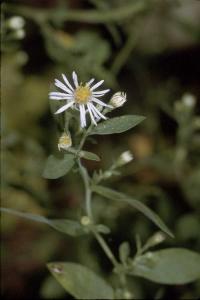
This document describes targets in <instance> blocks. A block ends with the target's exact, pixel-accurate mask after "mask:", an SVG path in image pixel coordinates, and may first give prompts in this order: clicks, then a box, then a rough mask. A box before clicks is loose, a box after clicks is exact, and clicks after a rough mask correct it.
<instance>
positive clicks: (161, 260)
mask: <svg viewBox="0 0 200 300" xmlns="http://www.w3.org/2000/svg"><path fill="white" fill-rule="evenodd" d="M132 274H133V275H136V276H140V277H144V278H146V279H149V280H151V281H154V282H158V283H162V284H186V283H189V282H192V281H194V280H196V279H199V278H200V255H199V254H198V253H196V252H193V251H190V250H187V249H184V248H170V249H164V250H160V251H155V252H148V253H146V254H145V255H142V256H140V257H138V258H136V260H135V261H134V266H133V271H132Z"/></svg>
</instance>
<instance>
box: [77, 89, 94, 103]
mask: <svg viewBox="0 0 200 300" xmlns="http://www.w3.org/2000/svg"><path fill="white" fill-rule="evenodd" d="M91 95H92V93H91V91H90V89H89V87H88V86H79V87H78V88H77V89H76V90H75V93H74V96H75V102H76V103H79V104H87V103H88V101H89V100H90V97H91Z"/></svg>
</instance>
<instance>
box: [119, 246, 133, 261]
mask: <svg viewBox="0 0 200 300" xmlns="http://www.w3.org/2000/svg"><path fill="white" fill-rule="evenodd" d="M129 255H130V246H129V243H128V242H123V243H122V244H121V245H120V246H119V257H120V260H121V262H122V263H123V264H125V263H126V262H127V258H128V257H129Z"/></svg>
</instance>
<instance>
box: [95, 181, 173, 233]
mask: <svg viewBox="0 0 200 300" xmlns="http://www.w3.org/2000/svg"><path fill="white" fill-rule="evenodd" d="M92 190H93V191H94V192H96V193H97V194H99V195H101V196H104V197H106V198H108V199H111V200H114V201H122V202H126V203H128V204H130V205H131V206H133V207H135V208H136V209H137V210H139V211H140V212H142V213H143V214H144V215H145V216H146V217H147V218H149V219H150V220H151V221H152V222H153V223H154V224H156V225H157V226H158V227H159V228H160V229H161V230H163V231H164V232H165V233H167V234H168V235H169V236H171V237H173V233H172V232H171V231H170V230H169V229H168V227H167V226H166V225H165V223H164V222H163V221H162V220H161V219H160V217H159V216H158V215H157V214H156V213H154V212H153V211H152V210H151V209H150V208H148V207H147V206H146V205H144V204H143V203H142V202H140V201H138V200H136V199H133V198H130V197H129V196H127V195H125V194H123V193H119V192H116V191H114V190H112V189H110V188H107V187H103V186H93V187H92Z"/></svg>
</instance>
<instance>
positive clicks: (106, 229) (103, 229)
mask: <svg viewBox="0 0 200 300" xmlns="http://www.w3.org/2000/svg"><path fill="white" fill-rule="evenodd" d="M96 228H97V231H98V232H101V233H104V234H109V233H110V228H109V227H107V226H105V225H103V224H98V225H96Z"/></svg>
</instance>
